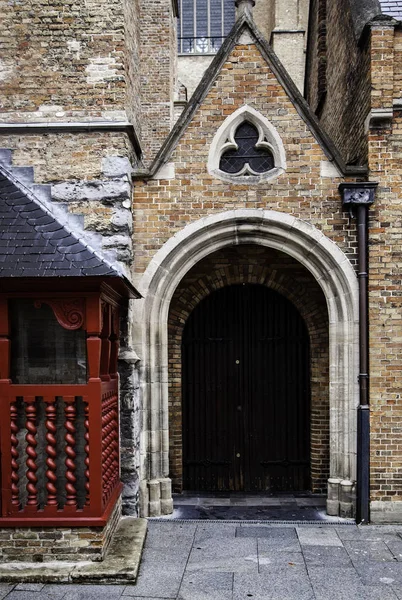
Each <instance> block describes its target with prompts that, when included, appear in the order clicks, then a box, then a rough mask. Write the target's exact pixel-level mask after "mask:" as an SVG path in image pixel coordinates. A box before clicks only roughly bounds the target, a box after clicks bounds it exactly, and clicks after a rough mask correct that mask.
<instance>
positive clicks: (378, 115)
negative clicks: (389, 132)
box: [364, 108, 394, 133]
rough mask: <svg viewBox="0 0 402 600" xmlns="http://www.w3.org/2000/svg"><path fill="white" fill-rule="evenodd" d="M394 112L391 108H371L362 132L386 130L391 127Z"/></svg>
mask: <svg viewBox="0 0 402 600" xmlns="http://www.w3.org/2000/svg"><path fill="white" fill-rule="evenodd" d="M393 116H394V111H393V109H392V108H373V109H371V110H370V112H369V114H368V115H367V117H366V120H365V122H364V131H365V132H366V133H368V131H369V130H370V129H387V128H389V127H391V124H392V118H393Z"/></svg>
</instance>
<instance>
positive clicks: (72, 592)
mask: <svg viewBox="0 0 402 600" xmlns="http://www.w3.org/2000/svg"><path fill="white" fill-rule="evenodd" d="M124 588H125V586H124V585H79V584H73V585H57V584H51V585H46V586H45V587H44V589H43V590H42V592H41V594H46V596H44V598H55V599H57V598H63V600H96V598H99V600H106V599H109V598H110V600H115V599H117V598H120V596H121V595H122V593H123V591H124ZM60 594H62V595H60ZM32 600H34V597H33V596H32Z"/></svg>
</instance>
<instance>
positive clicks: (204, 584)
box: [0, 521, 402, 600]
mask: <svg viewBox="0 0 402 600" xmlns="http://www.w3.org/2000/svg"><path fill="white" fill-rule="evenodd" d="M3 598H6V599H7V600H45V599H46V600H50V599H54V600H59V599H60V600H81V599H88V600H91V599H92V598H93V599H97V600H115V599H118V598H119V599H120V600H159V599H164V600H173V599H174V600H248V599H250V598H252V599H253V600H354V599H356V600H397V599H401V600H402V526H396V527H393V526H366V527H357V526H355V525H339V526H338V525H307V524H306V525H300V526H296V525H282V524H276V525H274V524H269V525H268V524H262V523H261V524H250V523H248V524H247V523H246V522H243V523H240V522H238V523H233V522H230V523H229V522H226V523H225V522H222V523H216V522H205V521H204V522H201V521H198V522H187V523H181V522H179V521H164V522H161V521H150V522H149V528H148V535H147V539H146V543H145V550H144V554H143V559H142V564H141V568H140V574H139V578H138V581H137V584H136V585H110V586H107V585H87V586H85V585H54V584H52V585H40V584H26V583H25V584H19V585H7V584H4V583H3V584H0V600H1V599H3Z"/></svg>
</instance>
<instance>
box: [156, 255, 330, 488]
mask: <svg viewBox="0 0 402 600" xmlns="http://www.w3.org/2000/svg"><path fill="white" fill-rule="evenodd" d="M244 283H245V284H262V285H264V286H265V287H268V288H270V289H272V290H275V291H277V292H279V293H280V294H281V295H282V296H284V297H285V298H287V299H288V300H289V301H290V302H291V303H292V304H293V305H294V306H295V307H296V308H297V310H298V312H299V313H300V315H301V316H302V318H303V320H304V322H305V324H306V326H307V330H308V334H309V338H310V351H311V356H310V367H311V377H310V388H311V407H310V409H311V411H310V413H311V422H310V440H311V453H310V456H311V485H312V491H313V492H315V493H323V492H324V491H325V490H326V487H327V480H328V477H329V393H328V392H329V389H328V388H329V368H328V367H329V356H328V351H329V347H328V310H327V305H326V301H325V297H324V294H323V292H322V290H321V288H320V286H319V285H318V283H317V282H316V280H315V279H314V277H313V276H312V275H311V273H309V271H307V269H306V268H305V267H303V266H302V265H301V264H300V263H299V262H297V261H296V260H294V259H293V258H292V257H290V256H289V255H286V254H284V253H283V252H279V251H278V250H273V249H272V248H268V247H263V246H261V245H260V246H257V245H254V246H248V245H243V244H242V245H238V246H226V247H225V248H223V249H221V250H219V251H217V252H213V253H211V254H209V255H208V256H206V257H205V258H204V259H203V260H201V261H199V262H198V263H197V264H196V265H195V266H194V267H193V268H192V269H190V270H189V271H188V272H187V273H186V275H185V276H184V277H183V279H182V280H181V282H180V283H179V285H178V286H177V288H176V290H175V292H174V294H173V297H172V300H171V303H170V310H169V319H168V335H169V348H168V352H169V355H168V361H169V372H168V382H169V400H168V405H169V472H170V477H171V478H172V484H173V490H174V491H176V492H180V491H182V489H183V487H182V476H183V437H182V412H183V411H182V404H183V398H182V386H181V380H182V355H181V342H182V335H183V330H184V326H185V324H186V322H187V319H188V317H189V316H190V314H191V313H192V311H193V310H194V309H195V307H196V306H198V304H199V303H200V302H201V301H202V300H203V299H204V298H206V297H207V296H208V295H209V294H211V293H213V292H214V291H216V290H219V289H222V288H224V287H226V286H231V285H235V284H244Z"/></svg>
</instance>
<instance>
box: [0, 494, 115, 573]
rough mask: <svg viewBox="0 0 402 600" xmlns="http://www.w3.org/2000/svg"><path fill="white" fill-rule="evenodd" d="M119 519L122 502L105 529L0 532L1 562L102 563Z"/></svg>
mask: <svg viewBox="0 0 402 600" xmlns="http://www.w3.org/2000/svg"><path fill="white" fill-rule="evenodd" d="M120 516H121V501H120V500H119V501H118V502H117V504H116V506H115V508H114V509H113V513H112V515H111V517H110V519H109V521H108V523H107V525H105V527H31V528H25V527H24V528H1V529H0V562H13V561H23V562H51V561H55V560H64V561H69V562H70V561H77V562H78V561H88V560H89V561H100V560H103V558H104V556H105V554H106V552H107V549H108V547H109V544H110V542H111V539H112V536H113V533H114V532H115V530H116V527H117V524H118V522H119V519H120Z"/></svg>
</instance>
